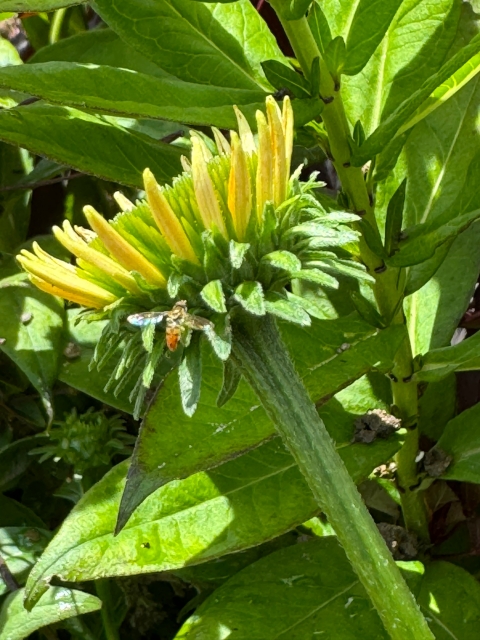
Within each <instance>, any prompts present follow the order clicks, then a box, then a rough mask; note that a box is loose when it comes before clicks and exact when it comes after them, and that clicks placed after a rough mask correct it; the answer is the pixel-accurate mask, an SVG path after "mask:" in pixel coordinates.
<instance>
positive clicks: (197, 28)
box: [93, 0, 285, 90]
mask: <svg viewBox="0 0 480 640" xmlns="http://www.w3.org/2000/svg"><path fill="white" fill-rule="evenodd" d="M93 7H94V9H95V10H96V11H97V13H99V14H100V16H101V17H102V18H103V19H104V20H105V22H106V23H107V24H108V25H109V26H110V27H112V29H113V30H114V31H116V33H118V34H119V36H120V37H121V38H122V40H124V41H125V42H126V43H127V44H128V45H130V46H131V47H133V48H134V49H137V50H138V51H140V52H141V53H143V55H145V56H146V57H147V58H149V59H150V60H153V61H154V62H155V63H156V64H157V65H158V66H159V67H161V68H162V69H164V70H165V71H168V72H169V73H172V74H173V75H175V76H177V77H178V78H180V79H181V80H185V81H186V82H199V83H201V84H211V85H214V86H222V87H232V88H238V89H254V90H255V89H258V87H259V83H260V85H265V86H266V81H265V78H264V75H263V71H262V69H261V62H263V61H264V60H279V61H284V60H285V58H284V56H283V55H282V54H281V52H280V50H279V48H278V46H277V44H276V42H275V39H274V37H273V35H272V34H271V32H270V31H269V29H268V27H267V25H266V24H265V22H264V21H263V19H262V18H261V17H260V15H259V13H258V12H257V11H256V10H255V8H254V7H253V6H252V5H251V3H250V2H249V0H239V1H238V2H234V3H232V4H223V5H222V4H204V3H201V2H185V1H184V0H155V1H154V2H150V3H148V4H142V3H140V4H139V3H138V2H136V1H135V0H124V1H123V2H122V5H121V7H120V6H117V5H115V4H114V3H112V2H111V1H110V0H96V1H95V2H93ZM172 52H173V53H172Z"/></svg>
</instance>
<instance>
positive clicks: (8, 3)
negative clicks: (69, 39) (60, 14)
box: [0, 0, 82, 13]
mask: <svg viewBox="0 0 480 640" xmlns="http://www.w3.org/2000/svg"><path fill="white" fill-rule="evenodd" d="M76 4H82V2H81V0H73V1H72V0H0V11H1V12H3V11H13V12H14V13H23V12H25V13H30V12H32V13H40V12H41V11H54V10H55V9H61V8H62V7H71V6H73V5H76Z"/></svg>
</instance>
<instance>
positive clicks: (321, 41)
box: [308, 0, 332, 95]
mask: <svg viewBox="0 0 480 640" xmlns="http://www.w3.org/2000/svg"><path fill="white" fill-rule="evenodd" d="M308 24H309V26H310V30H311V32H312V35H313V37H314V39H315V42H316V43H317V46H318V48H319V50H320V53H321V54H322V56H324V55H325V51H326V49H327V47H328V45H329V43H330V42H331V41H332V33H331V31H330V26H329V24H328V20H327V18H326V17H325V14H324V13H323V9H322V5H321V4H320V2H319V0H314V2H313V4H312V6H311V7H310V11H309V12H308ZM312 95H315V94H313V93H312Z"/></svg>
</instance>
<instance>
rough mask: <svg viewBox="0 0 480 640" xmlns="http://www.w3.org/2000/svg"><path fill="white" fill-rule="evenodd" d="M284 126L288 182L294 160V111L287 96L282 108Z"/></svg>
mask: <svg viewBox="0 0 480 640" xmlns="http://www.w3.org/2000/svg"><path fill="white" fill-rule="evenodd" d="M282 125H283V135H284V137H285V158H286V166H287V180H288V178H289V175H290V162H291V159H292V151H293V109H292V103H291V102H290V98H289V97H288V96H285V97H284V99H283V108H282Z"/></svg>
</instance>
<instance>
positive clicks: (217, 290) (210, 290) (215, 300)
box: [200, 280, 227, 313]
mask: <svg viewBox="0 0 480 640" xmlns="http://www.w3.org/2000/svg"><path fill="white" fill-rule="evenodd" d="M200 295H201V296H202V299H203V301H204V302H205V304H207V305H208V306H209V307H210V308H211V309H213V310H214V311H216V312H217V313H226V311H227V307H226V305H225V294H224V292H223V288H222V282H221V280H210V282H209V283H208V284H206V285H205V286H204V287H203V289H202V291H201V292H200Z"/></svg>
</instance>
